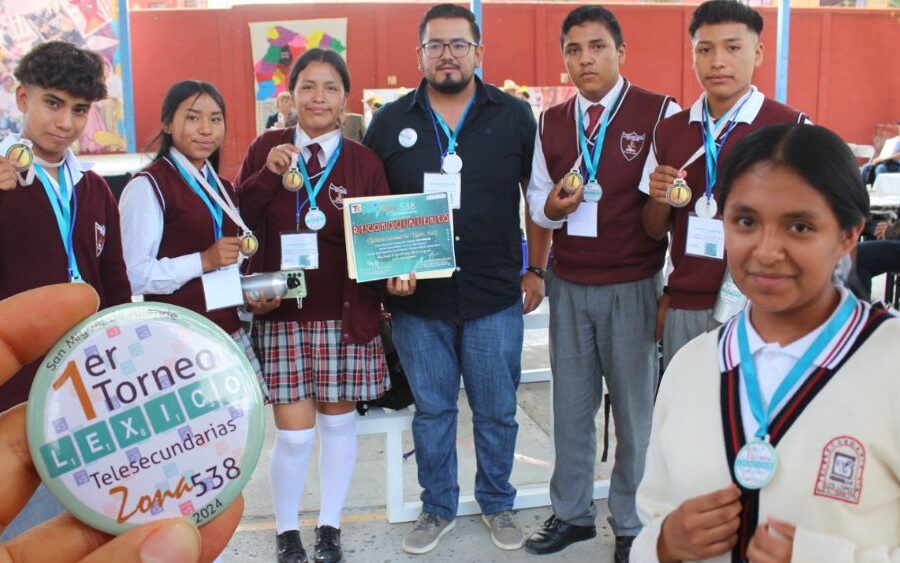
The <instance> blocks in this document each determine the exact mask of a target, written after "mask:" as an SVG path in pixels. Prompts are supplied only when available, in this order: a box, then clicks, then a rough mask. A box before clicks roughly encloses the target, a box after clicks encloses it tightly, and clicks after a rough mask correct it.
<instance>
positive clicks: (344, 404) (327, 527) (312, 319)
mask: <svg viewBox="0 0 900 563" xmlns="http://www.w3.org/2000/svg"><path fill="white" fill-rule="evenodd" d="M289 86H290V90H291V92H292V93H293V95H294V104H295V106H296V108H297V112H298V115H299V120H300V121H299V123H298V125H297V127H292V128H288V129H278V130H272V131H267V132H265V133H263V134H262V135H261V136H259V137H258V138H257V139H256V140H255V141H253V143H252V144H251V145H250V149H249V150H248V152H247V156H246V157H245V158H244V163H243V165H242V166H241V170H240V173H239V175H238V180H237V186H238V192H239V193H240V195H241V212H242V213H243V216H244V217H245V218H246V219H247V222H248V223H249V225H250V227H251V228H253V229H255V230H256V232H257V233H258V235H259V237H260V247H261V251H260V252H261V253H262V260H261V261H256V262H254V268H255V269H259V268H261V269H262V270H265V271H273V270H280V269H281V268H282V263H283V258H284V259H286V261H289V262H290V263H292V264H298V263H299V262H298V260H300V259H301V258H302V259H303V260H305V261H306V260H310V261H311V258H312V253H311V252H309V251H306V252H305V253H303V255H302V256H300V255H299V254H297V253H292V252H291V250H290V248H289V247H286V248H285V249H284V250H285V252H284V253H283V252H282V241H283V240H284V239H283V237H284V236H297V233H299V232H305V233H306V235H305V236H306V237H312V240H313V241H314V242H315V245H314V247H315V248H316V249H317V250H316V251H315V253H316V254H317V256H318V258H317V260H318V268H315V269H306V270H305V275H306V284H307V290H308V294H307V297H306V298H305V299H303V300H302V301H301V300H299V299H298V300H296V301H295V300H293V299H291V300H285V301H282V303H281V305H280V306H279V307H278V308H276V309H275V310H273V311H272V312H270V313H268V314H266V315H261V316H258V317H257V319H256V320H255V322H254V333H255V338H256V344H257V350H258V351H259V354H260V361H261V362H262V367H263V374H264V376H265V378H266V381H267V382H268V386H269V392H270V395H271V399H272V401H273V402H274V411H275V412H274V414H275V424H276V426H277V427H278V432H277V434H276V438H275V449H274V451H273V452H272V463H271V466H270V478H271V487H272V500H273V503H274V505H275V528H276V534H277V537H276V545H277V552H278V561H279V562H289V563H296V562H300V561H306V560H307V556H306V552H305V550H304V549H303V545H302V543H301V541H300V532H299V523H298V521H297V512H298V509H299V506H300V499H301V497H302V495H303V489H304V487H305V484H306V473H307V465H308V463H309V457H310V453H311V452H312V447H313V440H314V438H315V434H316V429H317V428H318V434H319V451H320V455H319V474H320V478H321V490H322V504H321V506H320V512H319V525H318V527H316V530H315V535H316V542H315V559H316V561H335V562H336V561H339V560H340V559H341V557H342V550H341V535H340V514H341V510H342V508H343V504H344V500H345V499H346V497H347V491H348V490H349V487H350V481H351V479H352V476H353V468H354V466H355V464H356V447H357V444H356V442H357V438H356V416H357V415H356V412H355V403H356V401H364V400H371V399H375V398H377V397H379V396H381V395H383V394H384V391H385V376H386V374H387V365H386V364H385V360H384V351H383V349H382V344H381V337H380V335H379V326H380V321H381V297H382V286H380V285H374V286H373V285H372V284H358V283H356V282H355V281H353V280H351V279H349V277H348V275H347V259H346V251H345V247H344V226H343V211H342V209H343V198H345V197H359V196H374V195H387V194H388V186H387V180H386V179H385V175H384V168H383V167H382V165H381V162H380V161H379V160H378V157H377V156H376V155H375V153H374V152H372V151H371V150H370V149H368V148H366V147H364V146H362V145H360V144H358V143H356V142H354V141H351V140H349V139H346V138H344V137H342V135H341V129H340V116H341V112H342V111H343V110H344V108H345V107H346V104H347V95H348V93H349V91H350V74H349V72H348V71H347V66H346V63H345V62H344V60H343V59H342V58H341V57H340V56H339V55H338V54H337V53H335V52H333V51H326V50H323V49H318V48H316V49H310V50H308V51H306V52H305V53H304V54H303V55H302V56H301V57H300V58H299V59H298V60H297V62H296V63H295V65H294V68H293V69H292V70H291V74H290V80H289ZM292 169H293V170H299V171H300V172H301V173H302V174H301V175H302V177H303V179H304V182H303V186H302V187H301V188H300V189H299V190H295V191H289V190H288V189H286V188H285V187H284V184H285V183H286V182H285V176H289V174H286V173H289V172H292ZM287 183H288V185H290V183H289V182H287ZM307 240H309V238H307ZM283 254H284V255H283Z"/></svg>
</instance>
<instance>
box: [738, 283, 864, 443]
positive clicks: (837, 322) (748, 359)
mask: <svg viewBox="0 0 900 563" xmlns="http://www.w3.org/2000/svg"><path fill="white" fill-rule="evenodd" d="M855 308H856V298H855V297H853V296H852V295H849V296H847V299H845V300H844V303H843V304H842V305H841V306H840V308H839V309H838V311H837V313H836V314H835V315H834V317H833V318H832V319H831V320H830V321H829V322H828V324H827V325H825V328H823V329H822V332H821V333H819V336H817V337H816V339H815V340H814V341H813V343H812V344H810V345H809V348H807V349H806V352H804V353H803V355H802V356H801V357H800V359H799V360H797V363H795V364H794V367H792V368H791V370H790V371H789V372H788V374H787V375H786V376H785V378H784V379H783V380H782V381H781V384H780V385H778V388H777V389H775V393H774V394H773V395H772V399H771V400H770V401H769V404H768V406H766V407H764V406H763V399H762V393H761V392H760V390H759V379H758V377H757V374H756V364H755V363H754V362H753V355H752V354H750V344H749V343H748V341H747V327H746V324H747V323H748V322H750V321H749V320H748V319H747V317H746V312H745V311H741V316H740V318H739V319H738V320H737V323H738V325H737V337H738V350H739V352H740V357H741V373H742V374H743V375H744V386H745V387H746V389H747V400H748V401H749V403H750V410H751V411H752V412H753V418H755V419H756V422H757V423H758V424H759V429H758V430H757V431H756V437H757V438H759V439H760V440H762V439H764V438H765V437H766V436H767V435H768V434H769V422H771V420H772V418H773V416H772V415H773V414H774V409H775V407H777V406H778V405H779V404H780V403H781V401H782V400H783V399H784V398H785V396H786V395H787V394H788V391H790V390H791V389H793V387H794V385H796V384H797V382H798V381H799V380H800V378H801V377H802V376H803V374H805V373H806V371H807V370H808V369H809V367H810V366H811V365H812V363H813V361H814V360H815V359H816V358H817V357H819V355H820V354H821V353H822V351H823V350H824V349H825V346H827V345H828V343H829V342H831V340H832V339H833V338H834V337H835V336H836V335H837V333H838V331H840V330H841V327H842V326H844V324H845V323H846V322H847V320H848V319H849V318H850V315H851V314H853V309H855Z"/></svg>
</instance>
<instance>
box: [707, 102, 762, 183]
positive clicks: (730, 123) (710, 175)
mask: <svg viewBox="0 0 900 563" xmlns="http://www.w3.org/2000/svg"><path fill="white" fill-rule="evenodd" d="M752 96H753V90H750V92H749V93H748V94H747V96H746V97H745V98H744V101H742V102H741V104H740V105H739V106H737V107H736V108H735V109H734V110H733V111H732V112H731V115H730V116H728V115H727V114H726V115H724V116H722V118H721V119H720V120H719V123H720V125H719V126H716V127H715V128H714V130H713V133H712V134H711V133H710V131H709V105H708V103H707V101H706V100H705V99H704V100H703V114H702V121H701V124H700V125H701V129H702V134H703V144H704V145H705V146H706V199H709V198H711V197H712V191H713V186H715V185H716V179H717V178H718V169H719V150H720V149H721V147H723V146H725V141H727V140H728V136H729V135H731V132H732V131H734V128H735V127H737V121H736V119H737V117H738V115H740V113H741V109H742V108H743V107H744V104H746V103H747V102H748V101H749V100H750V98H751V97H752ZM725 117H728V119H725ZM722 128H725V132H724V133H722V134H721V135H717V133H718V132H719V131H720V130H721V129H722ZM716 137H718V142H716Z"/></svg>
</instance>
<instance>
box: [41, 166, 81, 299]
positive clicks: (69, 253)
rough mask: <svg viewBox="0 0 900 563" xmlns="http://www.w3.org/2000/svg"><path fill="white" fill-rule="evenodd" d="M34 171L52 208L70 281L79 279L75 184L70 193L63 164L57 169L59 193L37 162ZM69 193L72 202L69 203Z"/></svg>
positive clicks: (66, 169)
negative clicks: (76, 250)
mask: <svg viewBox="0 0 900 563" xmlns="http://www.w3.org/2000/svg"><path fill="white" fill-rule="evenodd" d="M32 166H34V170H35V172H37V175H38V178H39V179H40V180H41V185H42V186H44V192H46V193H47V198H48V199H49V200H50V207H51V208H53V215H55V216H56V226H57V227H58V228H59V236H60V237H61V238H62V243H63V250H64V251H65V252H66V263H67V266H68V270H69V279H70V280H71V281H81V272H80V271H79V270H78V260H76V259H75V245H74V243H73V240H74V238H75V217H76V216H77V215H78V200H77V198H76V197H75V186H72V193H71V194H70V193H69V187H68V186H67V185H66V172H67V171H68V168H67V167H66V166H65V165H63V166H62V167H61V168H60V169H59V175H58V176H59V181H58V183H59V193H56V191H55V190H54V189H53V185H52V184H51V183H50V182H51V180H50V176H49V175H48V174H47V172H46V171H45V170H44V169H43V167H41V166H40V165H39V164H37V163H34V164H33V165H32ZM70 195H71V199H72V203H71V205H70V204H69V197H70Z"/></svg>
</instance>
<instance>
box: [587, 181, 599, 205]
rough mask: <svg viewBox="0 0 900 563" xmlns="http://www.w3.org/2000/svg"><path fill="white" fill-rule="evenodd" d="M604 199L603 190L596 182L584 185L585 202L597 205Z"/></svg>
mask: <svg viewBox="0 0 900 563" xmlns="http://www.w3.org/2000/svg"><path fill="white" fill-rule="evenodd" d="M602 197H603V188H601V187H600V183H599V182H597V181H596V180H590V181H588V183H587V184H585V185H584V201H588V202H591V203H597V202H598V201H600V198H602Z"/></svg>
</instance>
